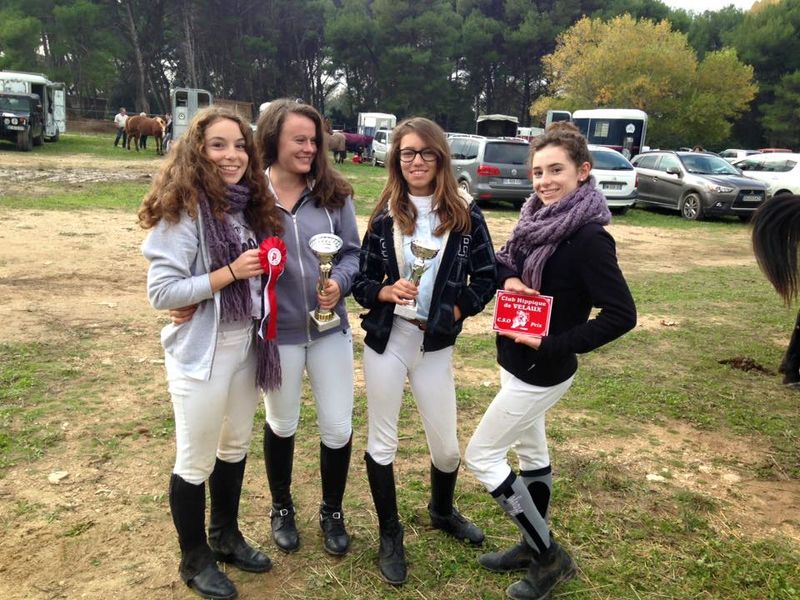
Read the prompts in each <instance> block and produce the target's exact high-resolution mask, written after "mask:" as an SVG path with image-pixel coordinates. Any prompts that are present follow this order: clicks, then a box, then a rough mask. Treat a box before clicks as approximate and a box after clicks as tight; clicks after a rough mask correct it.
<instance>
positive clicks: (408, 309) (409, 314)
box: [394, 304, 419, 321]
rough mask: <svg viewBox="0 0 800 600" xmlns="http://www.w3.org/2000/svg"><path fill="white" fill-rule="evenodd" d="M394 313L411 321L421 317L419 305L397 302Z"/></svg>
mask: <svg viewBox="0 0 800 600" xmlns="http://www.w3.org/2000/svg"><path fill="white" fill-rule="evenodd" d="M394 314H396V315H397V316H398V317H402V318H404V319H408V320H409V321H413V320H414V319H419V317H418V316H417V307H416V306H412V305H408V304H395V305H394Z"/></svg>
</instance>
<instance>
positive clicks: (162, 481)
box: [0, 153, 800, 599]
mask: <svg viewBox="0 0 800 600" xmlns="http://www.w3.org/2000/svg"><path fill="white" fill-rule="evenodd" d="M31 160H34V161H35V162H36V168H35V169H33V170H31V169H30V164H31V163H30V161H31ZM157 164H158V163H157V161H155V160H154V161H152V162H149V161H148V162H144V163H137V164H135V165H133V166H132V165H131V163H129V162H124V161H113V160H108V161H103V162H102V163H101V164H92V165H90V166H87V164H86V159H85V158H78V159H64V158H57V159H52V158H51V159H47V158H41V157H37V158H35V159H31V158H30V157H29V156H23V155H18V154H15V153H3V154H2V156H0V165H1V166H0V198H1V197H2V195H3V193H9V192H10V191H12V190H13V189H15V187H16V186H19V187H20V188H23V189H31V188H34V189H35V187H36V186H37V185H39V184H42V183H44V182H53V181H57V182H59V183H63V184H64V185H72V184H74V183H91V182H96V181H109V180H111V181H113V180H118V179H121V178H140V177H141V178H147V177H149V176H150V175H151V174H152V172H153V170H154V168H155V166H156V165H157ZM23 167H24V168H23ZM31 172H32V173H34V175H32V176H28V175H26V176H25V177H23V173H31ZM512 224H513V223H512V221H511V220H510V219H507V220H502V221H494V220H493V221H492V228H493V237H494V239H495V240H496V241H498V242H499V241H501V240H502V239H504V238H505V236H506V235H507V233H508V231H509V230H510V228H511V226H512ZM362 226H363V223H362ZM732 229H734V230H732V231H731V232H730V235H729V236H727V237H726V240H727V241H726V242H725V243H724V244H717V245H711V246H709V245H707V244H704V243H703V241H702V240H699V239H697V238H696V237H694V236H692V235H691V234H690V233H686V232H683V231H665V230H658V229H648V228H642V227H627V226H624V225H611V227H610V230H611V232H612V234H613V235H614V237H615V238H616V240H617V245H618V249H619V256H620V263H621V265H622V268H623V270H624V271H625V272H626V273H628V274H631V275H632V274H634V273H646V272H659V273H663V272H665V271H670V270H676V271H677V270H680V269H684V268H687V267H690V266H693V265H739V264H752V262H753V259H752V256H751V254H750V252H749V244H748V240H747V230H746V228H743V227H737V228H732ZM142 238H143V232H142V231H141V230H140V229H139V228H138V227H137V225H136V223H135V219H134V217H133V215H131V214H118V213H113V212H106V211H97V212H93V211H82V212H54V211H37V210H10V211H8V210H0V294H2V297H3V301H2V303H0V342H32V341H43V340H47V341H49V342H57V343H63V344H70V343H74V341H75V335H76V332H78V333H81V334H82V335H89V336H92V337H93V339H96V340H99V341H100V343H98V344H97V345H96V346H95V347H96V348H98V350H96V351H95V352H94V353H92V354H91V355H88V356H85V357H82V358H80V359H77V362H76V364H74V365H72V366H73V367H74V368H75V369H76V370H77V372H78V373H80V374H81V376H82V377H86V378H92V377H104V376H108V374H109V373H112V374H113V373H114V372H115V371H116V372H118V373H121V374H124V375H125V377H123V379H124V380H125V382H124V383H121V384H120V385H116V386H114V387H112V388H110V389H109V390H108V396H107V398H105V399H104V403H103V407H102V409H98V410H94V411H91V412H90V413H89V414H88V415H82V414H74V415H73V416H72V418H70V419H68V420H65V421H64V422H62V423H60V424H57V425H54V426H55V427H58V428H60V430H61V434H63V442H62V443H61V444H60V445H59V446H58V452H56V453H48V454H45V456H44V457H43V458H41V459H40V460H37V461H35V462H32V463H21V464H20V465H19V466H17V467H14V468H12V469H10V470H9V472H8V474H7V476H6V477H5V478H4V479H0V524H2V533H3V535H2V538H0V554H2V557H3V559H2V560H1V561H0V597H2V598H20V599H22V598H43V599H45V598H47V599H52V598H108V597H112V596H113V597H115V598H118V599H123V598H164V597H174V598H190V597H193V596H192V595H191V594H190V593H189V592H188V591H187V590H186V588H185V586H183V584H182V583H181V582H180V581H179V579H178V577H177V572H176V557H177V547H176V546H177V545H176V543H175V536H174V532H173V530H172V524H171V522H170V520H169V515H168V509H166V508H165V506H166V503H165V502H164V498H163V496H164V493H165V488H166V481H167V477H168V473H169V470H170V467H171V459H172V446H171V443H172V440H171V438H169V437H167V438H163V437H160V436H158V435H157V431H156V430H155V428H154V425H153V423H152V421H148V420H147V417H146V415H147V414H151V413H152V411H153V409H154V405H156V404H158V403H162V402H166V404H165V405H164V407H163V411H164V415H166V416H168V415H169V408H168V402H167V401H166V400H165V393H164V390H163V388H164V387H165V386H164V384H163V373H162V366H161V365H162V360H161V358H162V355H161V349H160V345H159V344H158V330H159V328H160V327H161V325H162V323H163V319H164V317H163V316H161V315H157V314H156V313H155V312H154V311H153V310H152V309H151V308H150V307H149V305H148V304H147V301H146V299H145V294H144V279H145V270H146V264H145V261H144V259H143V258H142V257H141V255H140V252H139V245H140V243H141V240H142ZM671 318H672V316H671V315H640V325H639V326H640V327H661V326H669V322H670V319H671ZM488 322H489V316H488V315H482V316H480V317H477V318H475V319H471V320H470V321H468V328H467V329H468V331H473V332H477V331H481V330H485V329H486V326H487V325H488ZM464 376H466V377H468V378H469V379H470V380H471V381H474V380H475V378H480V379H481V380H484V379H486V380H489V379H491V381H492V384H493V381H494V377H495V376H494V374H487V373H473V374H465V375H464ZM137 380H138V381H140V383H139V384H136V383H135V382H136V381H137ZM45 418H46V417H45ZM570 418H574V419H576V420H578V419H583V418H587V417H586V416H585V415H574V416H569V417H567V419H570ZM101 430H104V431H109V430H110V431H112V432H113V433H114V436H115V437H114V439H118V440H120V444H121V446H122V447H123V448H124V453H123V454H121V455H115V450H116V449H115V448H108V449H103V448H98V449H96V450H93V451H89V452H87V447H88V448H92V446H91V444H89V443H87V440H88V439H90V438H91V437H92V436H95V435H96V434H97V432H98V431H101ZM106 437H107V436H106ZM653 439H656V440H660V441H662V442H663V443H661V444H652V443H650V442H649V440H653ZM563 448H564V449H565V450H567V451H571V452H575V453H585V454H587V455H591V454H596V453H597V452H604V453H605V454H606V455H607V459H608V460H611V461H614V462H616V463H618V464H619V465H621V466H624V467H625V468H626V469H629V470H631V471H632V472H633V473H637V474H639V475H640V476H641V477H642V478H643V479H644V478H648V479H649V480H650V481H654V482H661V481H663V480H664V477H663V476H662V467H663V465H665V464H670V465H671V464H674V463H675V462H676V458H677V462H679V463H680V464H681V465H683V466H682V467H681V468H680V469H679V470H678V471H677V472H676V471H675V469H674V468H672V467H671V474H670V480H671V481H672V482H673V483H672V484H675V483H676V482H677V483H678V484H680V485H681V486H684V487H686V488H688V489H692V490H697V491H702V492H703V493H704V494H709V495H711V496H713V497H715V498H717V499H718V500H719V501H720V502H721V503H722V505H723V507H724V509H723V510H722V511H721V513H720V515H719V519H720V521H721V524H722V525H724V526H725V527H729V528H731V529H734V530H737V531H740V532H743V533H745V534H749V533H755V532H758V534H759V535H771V534H773V533H780V534H782V535H784V536H788V537H789V538H791V539H794V540H796V541H798V542H800V522H798V517H797V515H799V514H800V486H799V485H798V482H797V481H791V480H789V479H788V478H787V479H786V480H785V481H777V482H772V483H767V482H764V481H758V480H753V479H750V473H751V472H752V468H751V467H752V466H753V465H757V464H764V463H765V462H769V456H768V454H767V453H766V451H765V450H764V449H763V448H760V447H758V446H757V445H753V444H750V443H748V441H747V440H745V439H742V438H734V437H726V436H725V435H724V434H721V433H716V434H709V433H708V432H700V431H697V430H695V429H693V428H691V427H689V426H686V425H683V424H678V423H675V424H672V425H670V426H669V427H655V426H652V427H649V428H647V431H646V432H645V433H644V435H641V436H636V438H635V439H631V438H629V437H626V438H619V439H618V438H613V437H609V438H602V437H601V438H599V439H593V440H592V441H591V445H589V444H588V442H586V441H577V442H575V441H573V442H565V443H564V444H563ZM668 448H671V449H675V448H679V449H680V456H677V457H676V456H675V454H674V453H669V455H667V449H668ZM732 458H735V460H733V461H732V460H731V459H732ZM720 465H734V466H720ZM260 471H263V469H258V468H254V469H248V478H247V481H246V483H245V487H246V489H247V490H252V491H251V492H250V494H249V495H248V496H247V497H246V498H245V505H246V507H247V510H246V511H243V512H246V517H244V518H243V521H242V529H243V531H244V532H245V533H246V535H248V536H251V537H253V538H254V539H255V540H256V541H259V542H261V543H265V542H266V525H265V524H266V521H267V514H266V507H267V501H268V496H267V494H266V492H265V491H264V487H265V486H264V481H263V479H264V476H263V472H260ZM659 477H660V478H661V479H659ZM664 484H665V485H668V484H670V483H669V482H666V481H664ZM355 485H360V483H358V482H357V483H356V484H355ZM148 498H149V499H150V501H148ZM754 499H757V500H756V501H754ZM754 502H755V503H754ZM307 505H311V502H309V503H308V504H307ZM350 516H351V518H354V517H355V515H352V514H351V515H350ZM301 526H304V527H306V528H308V529H311V528H312V527H313V523H310V522H308V523H305V524H301ZM266 546H267V548H268V550H269V551H270V554H271V555H272V557H273V559H275V561H276V568H275V570H274V576H271V577H260V578H259V577H257V576H252V577H251V576H248V575H243V576H241V577H239V576H238V575H237V577H238V579H237V583H238V586H239V589H240V592H241V593H242V595H243V597H251V598H271V597H275V596H276V594H277V592H276V590H283V591H284V592H286V590H291V589H293V588H292V586H293V585H294V584H293V583H292V573H293V569H296V568H297V567H296V566H293V565H294V564H295V563H293V561H292V560H291V559H287V558H285V557H282V556H279V555H278V553H277V552H274V551H272V550H273V549H272V547H271V544H266ZM309 546H313V544H309ZM304 551H305V550H303V551H301V556H302V552H304ZM308 552H309V553H310V552H311V550H308ZM309 556H313V554H309ZM315 560H316V562H317V563H318V564H317V565H316V566H315V568H318V569H320V570H321V571H324V570H325V568H326V564H327V563H326V561H327V560H328V559H327V558H325V559H323V560H322V561H320V560H319V558H316V559H315Z"/></svg>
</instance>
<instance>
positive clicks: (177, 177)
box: [138, 106, 283, 235]
mask: <svg viewBox="0 0 800 600" xmlns="http://www.w3.org/2000/svg"><path fill="white" fill-rule="evenodd" d="M221 119H229V120H231V121H233V122H234V123H236V124H237V125H238V126H239V130H240V131H241V132H242V137H244V144H245V150H246V151H247V156H248V157H249V160H248V162H247V168H246V169H245V172H244V176H243V177H242V183H244V184H246V185H247V187H248V188H250V197H251V201H250V204H249V206H248V207H247V209H245V216H246V217H247V220H248V223H249V224H250V226H251V227H253V228H254V229H255V230H256V232H259V233H262V234H268V233H272V234H275V235H280V234H281V233H283V227H282V225H281V218H280V215H279V213H278V211H277V208H276V205H275V197H274V196H273V195H272V194H271V193H270V192H269V190H268V189H267V182H266V178H265V177H264V170H263V169H262V167H261V161H260V160H259V157H258V153H257V152H256V146H255V141H254V139H253V131H252V130H251V129H250V125H249V124H248V123H246V122H245V121H244V119H242V118H241V117H240V116H239V115H237V114H236V113H234V112H233V111H231V110H229V109H227V108H222V107H219V106H211V107H209V108H206V109H203V110H201V111H200V112H198V113H197V114H196V115H195V117H194V118H193V119H192V121H191V123H189V127H188V129H187V130H186V131H185V132H184V134H183V135H182V136H181V138H180V139H179V140H177V141H176V142H174V143H173V144H172V147H171V148H170V153H169V155H168V156H167V158H166V161H165V162H164V164H163V165H162V167H161V170H160V171H159V173H158V175H157V176H156V178H155V180H154V181H153V184H152V186H150V191H149V192H147V194H146V195H145V197H144V200H143V201H142V206H141V207H140V208H139V214H138V216H139V225H141V226H142V227H143V228H145V229H149V228H151V227H153V226H155V224H156V223H158V222H159V221H160V220H161V219H166V220H167V221H169V222H171V223H177V222H178V220H179V219H180V215H181V211H183V210H186V211H187V212H188V213H189V215H191V216H192V218H197V202H198V199H199V194H200V192H201V191H202V192H203V193H205V195H206V197H207V198H208V203H209V207H210V208H211V213H212V214H213V215H214V216H215V217H216V218H217V219H219V220H222V219H224V218H225V216H224V215H225V211H226V210H227V209H228V207H229V203H228V200H227V197H226V185H225V182H224V181H223V179H222V176H221V175H220V174H219V169H218V168H217V166H216V165H215V164H214V163H213V162H212V161H211V160H209V158H208V157H207V156H206V153H205V146H204V144H205V135H206V130H207V129H208V128H209V127H210V126H211V125H213V124H214V123H216V122H217V121H219V120H221Z"/></svg>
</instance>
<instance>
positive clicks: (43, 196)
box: [0, 181, 150, 213]
mask: <svg viewBox="0 0 800 600" xmlns="http://www.w3.org/2000/svg"><path fill="white" fill-rule="evenodd" d="M39 187H41V189H40V190H37V191H36V192H35V193H32V194H30V193H29V194H19V193H15V194H13V195H10V196H2V197H0V207H3V208H21V209H38V210H90V209H101V210H121V211H125V212H131V213H133V212H135V211H136V210H138V208H139V206H140V205H141V203H142V198H143V197H144V194H145V193H146V192H147V190H148V189H149V188H150V183H149V182H148V183H139V182H132V181H115V182H103V183H83V184H73V185H71V186H69V187H65V186H64V184H55V183H53V184H47V185H45V186H39Z"/></svg>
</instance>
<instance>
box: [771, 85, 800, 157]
mask: <svg viewBox="0 0 800 600" xmlns="http://www.w3.org/2000/svg"><path fill="white" fill-rule="evenodd" d="M774 94H775V100H774V101H773V103H772V104H766V105H764V106H762V107H761V110H762V112H763V113H764V117H763V119H762V123H763V124H764V127H765V128H766V130H767V131H769V132H770V136H771V139H772V140H773V142H774V143H775V145H776V146H788V147H790V148H791V147H793V146H797V141H798V140H800V70H798V71H794V72H793V73H789V74H787V75H784V76H783V77H781V79H780V81H779V82H778V84H777V85H776V86H775V88H774Z"/></svg>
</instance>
